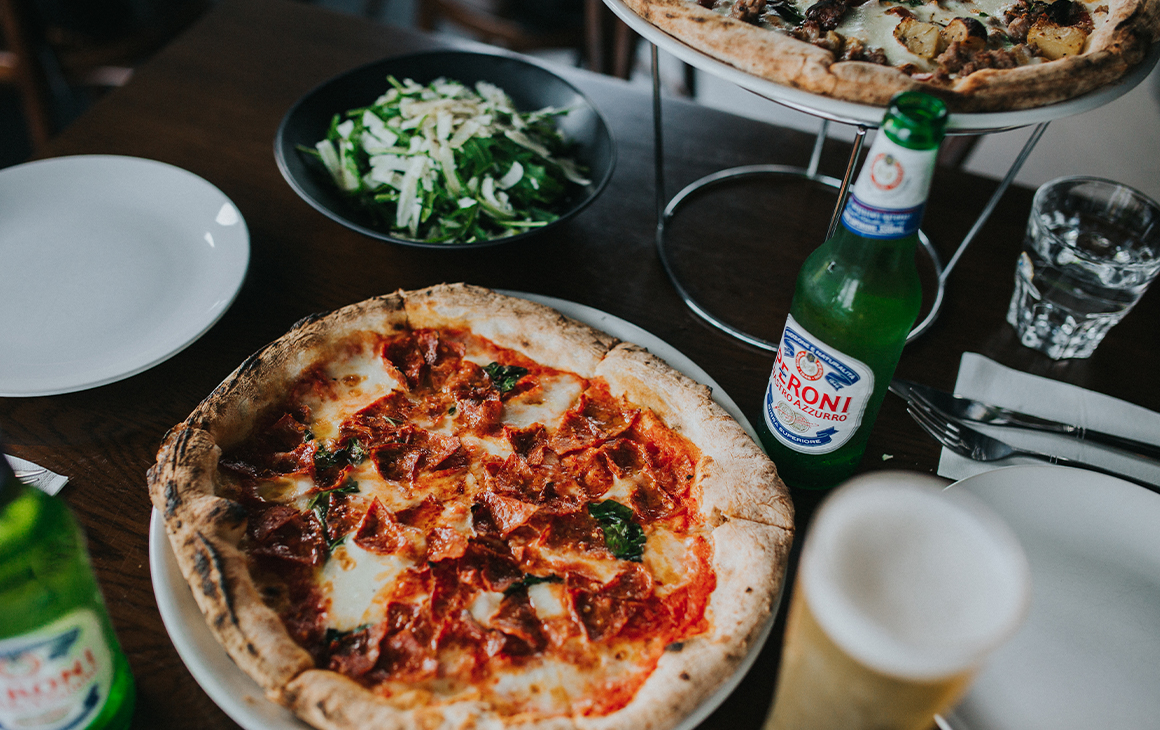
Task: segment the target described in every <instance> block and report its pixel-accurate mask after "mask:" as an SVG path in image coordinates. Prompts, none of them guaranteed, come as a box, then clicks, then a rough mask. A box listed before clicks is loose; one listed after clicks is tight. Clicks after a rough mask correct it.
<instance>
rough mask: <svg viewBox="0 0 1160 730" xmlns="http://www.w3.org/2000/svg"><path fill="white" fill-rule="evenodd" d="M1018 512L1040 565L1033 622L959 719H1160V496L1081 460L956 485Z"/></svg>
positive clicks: (1082, 729)
mask: <svg viewBox="0 0 1160 730" xmlns="http://www.w3.org/2000/svg"><path fill="white" fill-rule="evenodd" d="M951 488H952V489H965V490H967V491H969V492H971V493H973V494H975V495H976V496H978V497H980V498H981V499H982V500H983V501H985V502H986V503H987V504H988V505H990V506H991V507H992V508H993V509H994V510H995V511H996V512H998V514H999V516H1000V517H1002V518H1003V519H1004V520H1006V521H1007V524H1009V525H1010V526H1011V527H1012V529H1014V531H1015V534H1016V535H1017V536H1018V538H1019V540H1020V542H1021V543H1022V544H1023V548H1024V550H1026V552H1027V558H1028V561H1029V562H1030V564H1031V580H1032V589H1031V590H1032V593H1031V610H1030V612H1029V613H1028V615H1027V621H1026V623H1025V624H1024V625H1023V628H1021V629H1020V630H1019V632H1018V633H1017V634H1016V635H1015V636H1014V637H1013V638H1012V640H1011V641H1010V642H1009V643H1008V644H1006V645H1004V646H1003V647H1001V648H1000V649H999V650H998V651H997V652H996V653H995V655H994V656H993V657H991V659H990V660H989V661H988V662H987V664H986V666H985V667H984V669H983V671H982V672H981V673H980V675H979V677H978V678H977V679H976V681H975V683H974V684H973V685H972V687H971V689H970V691H969V692H968V694H967V696H966V698H965V699H964V701H963V702H962V704H961V705H960V706H959V707H958V708H957V709H956V710H955V712H954V714H953V715H951V717H950V718H949V719H950V720H951V723H952V725H953V726H954V727H955V728H969V730H1041V729H1042V730H1048V729H1050V730H1091V729H1092V728H1101V730H1137V729H1138V728H1145V727H1157V725H1158V724H1160V672H1158V671H1157V667H1158V666H1160V495H1157V494H1154V493H1152V492H1149V491H1148V490H1146V489H1143V488H1141V487H1138V486H1136V485H1134V484H1129V483H1128V482H1125V481H1121V480H1119V479H1115V478H1113V477H1107V476H1104V475H1102V474H1095V473H1092V472H1089V471H1083V470H1081V469H1069V468H1064V467H1052V466H1015V467H1009V468H1006V469H996V470H994V471H989V472H986V473H983V474H979V475H976V476H973V477H968V478H967V479H963V480H961V481H959V482H956V483H955V484H954V485H953V486H952V487H951Z"/></svg>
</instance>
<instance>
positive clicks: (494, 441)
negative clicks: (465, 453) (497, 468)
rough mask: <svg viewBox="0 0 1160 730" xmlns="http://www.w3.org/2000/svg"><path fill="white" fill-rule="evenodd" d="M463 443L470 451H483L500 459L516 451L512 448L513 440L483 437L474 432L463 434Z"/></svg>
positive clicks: (461, 438) (460, 438)
mask: <svg viewBox="0 0 1160 730" xmlns="http://www.w3.org/2000/svg"><path fill="white" fill-rule="evenodd" d="M459 440H460V441H462V442H463V445H464V446H466V447H467V448H468V450H470V451H475V452H482V453H484V454H487V455H489V456H494V457H497V458H499V459H506V458H508V457H509V456H511V455H512V454H514V453H515V451H513V450H512V445H511V442H510V441H508V440H507V439H503V438H493V437H486V436H485V437H481V436H475V435H472V434H463V435H462V436H460V437H459Z"/></svg>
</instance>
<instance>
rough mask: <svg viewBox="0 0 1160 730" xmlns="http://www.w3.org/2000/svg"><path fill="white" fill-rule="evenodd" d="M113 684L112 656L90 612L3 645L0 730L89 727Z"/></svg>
mask: <svg viewBox="0 0 1160 730" xmlns="http://www.w3.org/2000/svg"><path fill="white" fill-rule="evenodd" d="M112 682H113V657H112V652H111V651H110V650H109V646H108V644H107V643H106V642H105V635H104V633H103V632H102V631H101V623H100V621H99V620H98V619H97V615H96V614H95V613H94V612H93V611H92V610H91V609H87V608H80V609H77V610H75V611H73V612H71V613H69V614H66V615H65V616H63V617H61V618H59V619H57V620H56V621H53V622H52V623H51V624H49V625H47V626H44V627H42V628H40V629H37V630H36V631H33V632H30V633H27V634H22V635H20V636H16V637H11V638H7V639H0V728H21V729H22V730H74V729H79V728H85V727H88V726H89V723H91V722H92V721H93V719H95V718H96V717H97V715H98V714H100V712H101V708H103V707H104V706H105V702H106V701H107V700H108V699H109V689H110V687H111V686H112Z"/></svg>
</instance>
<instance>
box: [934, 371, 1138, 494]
mask: <svg viewBox="0 0 1160 730" xmlns="http://www.w3.org/2000/svg"><path fill="white" fill-rule="evenodd" d="M954 392H955V393H956V394H957V395H961V396H965V397H968V398H974V399H975V400H979V401H983V402H985V403H990V404H991V405H995V406H1000V407H1002V408H1009V409H1012V410H1015V411H1019V412H1021V413H1027V414H1030V415H1033V416H1038V417H1040V418H1047V419H1051V420H1053V421H1060V422H1064V423H1071V424H1074V425H1077V426H1082V427H1084V428H1088V429H1093V430H1096V431H1103V432H1105V433H1110V434H1114V435H1116V436H1123V437H1125V438H1130V439H1134V440H1136V441H1142V442H1145V443H1149V444H1153V445H1157V446H1160V413H1156V412H1154V411H1150V410H1148V409H1147V408H1142V407H1141V406H1137V405H1134V404H1132V403H1128V402H1127V401H1123V400H1120V399H1118V398H1112V397H1111V396H1107V395H1103V394H1101V393H1096V392H1094V391H1091V390H1087V389H1085V388H1080V387H1078V386H1075V385H1071V384H1069V383H1061V382H1059V381H1057V380H1051V379H1050V378H1043V377H1040V376H1037V375H1030V374H1028V373H1024V372H1020V371H1018V370H1013V369H1011V368H1008V367H1005V366H1003V365H1000V364H999V363H997V362H995V361H994V360H991V359H989V358H986V357H984V356H982V355H979V354H978V353H973V352H967V353H963V356H962V359H961V360H960V361H959V375H958V380H957V381H956V382H955V390H954ZM971 427H972V428H977V429H978V430H980V431H983V432H985V433H987V434H990V435H991V436H994V437H996V438H999V439H1002V440H1004V441H1006V442H1007V443H1009V444H1011V445H1012V446H1016V447H1019V448H1024V449H1032V450H1034V451H1040V452H1044V453H1048V454H1055V455H1058V456H1063V457H1066V458H1069V459H1077V460H1079V461H1086V462H1089V463H1092V464H1096V465H1099V466H1102V467H1105V468H1107V469H1112V470H1115V471H1118V472H1121V473H1124V474H1128V475H1131V476H1133V477H1136V478H1138V479H1143V480H1145V481H1148V482H1150V483H1153V484H1160V464H1157V463H1156V462H1155V461H1151V460H1147V459H1142V458H1137V457H1133V456H1130V455H1128V454H1125V453H1124V452H1121V451H1117V450H1115V449H1111V448H1105V447H1103V446H1100V445H1098V444H1094V443H1092V442H1091V441H1080V440H1077V439H1074V438H1070V437H1067V436H1061V435H1056V434H1050V433H1042V432H1037V431H1030V430H1025V429H1016V428H1006V427H1002V426H985V425H982V424H977V423H972V424H971ZM1036 463H1040V462H1037V461H1035V460H1033V459H1021V458H1011V459H1007V460H1004V461H1001V462H990V463H983V462H977V461H972V460H971V459H968V458H967V457H965V456H959V455H958V454H955V453H953V452H952V451H950V450H949V449H945V448H944V449H943V450H942V455H941V457H940V458H939V465H938V474H939V476H943V477H947V478H948V479H963V478H965V477H968V476H973V475H975V474H981V473H983V472H985V471H990V470H991V469H996V468H1001V467H1004V466H1014V465H1016V464H1036Z"/></svg>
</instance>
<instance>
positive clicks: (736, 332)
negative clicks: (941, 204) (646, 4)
mask: <svg viewBox="0 0 1160 730" xmlns="http://www.w3.org/2000/svg"><path fill="white" fill-rule="evenodd" d="M604 3H605V4H606V5H607V6H608V7H609V8H610V9H611V10H612V12H613V13H615V14H616V15H617V16H618V17H619V18H620V19H621V20H623V21H624V22H625V23H626V24H627V25H628V26H629V27H630V28H632V29H633V30H634V31H636V32H637V33H639V34H640V35H641V36H642V37H643V38H644V39H645V40H647V41H648V42H649V43H650V44H651V48H650V53H651V61H652V93H653V134H654V146H653V150H654V158H655V159H654V164H655V178H656V212H657V228H656V248H657V254H658V255H659V257H660V259H661V263H662V264H663V266H664V268H665V273H666V274H667V275H668V277H669V280H670V281H671V282H672V284H673V287H674V288H675V289H676V290H677V293H678V294H679V295H680V297H681V299H682V300H683V301H684V302H685V305H686V306H688V307H689V309H690V310H692V312H693V313H694V314H696V315H697V316H698V317H700V318H701V319H703V320H704V321H705V322H707V323H708V324H710V325H712V326H713V327H715V328H717V329H718V330H720V331H722V332H724V333H726V334H728V335H730V336H732V337H734V338H736V339H738V340H741V341H742V342H745V343H747V344H749V345H752V346H753V347H757V348H759V349H762V350H766V351H769V352H774V351H776V350H777V348H778V343H777V342H771V341H769V340H766V339H763V338H761V337H757V336H756V335H753V334H750V333H748V332H745V331H743V330H741V329H739V328H737V327H734V326H733V325H731V324H729V323H727V322H725V321H723V320H722V319H720V318H719V317H717V316H716V315H714V314H713V313H712V312H711V311H709V310H708V309H707V308H706V307H705V306H704V305H703V304H701V303H700V302H699V301H698V300H697V299H696V298H695V297H694V296H693V295H692V294H691V293H690V292H689V290H688V289H687V288H686V287H685V285H684V284H683V283H682V281H681V278H680V277H679V276H678V275H677V272H676V269H675V267H674V266H673V264H672V261H671V260H670V257H669V254H668V249H667V245H666V234H667V232H668V227H669V225H670V224H671V223H672V221H673V218H674V217H675V216H676V214H677V212H678V211H679V210H680V208H681V206H682V205H684V204H685V203H686V202H688V201H689V200H690V199H691V198H693V197H694V196H696V195H697V194H699V193H702V192H705V191H708V190H709V189H711V188H713V187H715V186H719V185H721V184H724V183H726V182H729V181H735V180H741V179H746V178H754V177H788V178H797V179H802V180H807V181H810V182H813V183H817V184H820V185H823V186H825V187H828V188H831V189H834V190H837V194H838V199H837V204H836V205H835V207H834V212H833V214H832V215H831V218H830V224H829V228H828V229H827V234H826V237H827V238H829V236H830V235H833V232H834V230H835V228H836V226H837V224H838V219H839V217H840V216H841V212H842V207H843V206H844V205H845V202H846V196H847V195H848V193H849V187H850V182H851V180H852V178H853V174H854V171H855V170H856V169H857V163H858V158H859V155H860V154H861V151H862V146H863V143H864V142H865V139H866V132H867V131H868V130H870V129H877V128H878V126H879V124H880V123H881V121H882V116H883V114H884V110H883V109H882V108H880V107H872V106H868V105H865V104H854V103H852V102H846V101H840V100H836V99H830V98H828V97H823V96H819V95H816V94H811V93H807V92H804V91H801V90H799V89H793V88H790V87H786V86H781V85H779V84H775V83H773V82H771V81H766V80H765V79H761V78H758V77H755V76H753V75H751V74H749V73H747V72H745V71H742V70H740V69H737V68H735V67H733V66H730V65H728V64H725V63H723V62H721V61H718V60H717V59H715V58H712V57H710V56H708V55H706V54H704V53H702V52H700V51H698V50H696V49H694V48H692V47H690V46H687V45H685V44H684V43H682V42H681V41H678V40H677V39H675V38H674V37H672V36H670V35H668V34H667V33H665V32H664V31H662V30H660V29H659V28H657V27H656V26H654V25H652V24H651V23H649V22H648V21H647V20H644V19H643V18H641V17H640V16H638V15H637V14H636V13H634V12H633V11H632V10H631V9H629V7H628V6H627V5H625V4H624V3H623V2H622V1H621V0H604ZM658 48H663V49H664V50H665V51H666V52H668V53H670V54H672V55H673V56H676V57H677V58H678V59H680V60H682V61H684V62H685V63H687V64H689V65H691V66H694V67H696V68H698V69H700V70H702V71H705V72H707V73H710V74H713V75H714V76H717V77H719V78H721V79H723V80H725V81H729V82H732V83H735V84H737V85H738V86H741V87H742V88H745V89H748V90H749V91H751V92H753V93H755V94H757V95H758V96H761V97H763V98H766V99H768V100H770V101H773V102H775V103H778V104H781V105H782V106H786V107H789V108H791V109H794V110H796V111H800V112H804V113H806V114H809V115H811V116H815V117H818V118H819V119H821V126H820V128H819V129H818V133H817V138H816V139H815V141H814V147H813V151H812V153H811V154H810V160H809V163H808V164H807V166H806V167H797V166H794V165H778V164H764V165H744V166H740V167H732V168H728V169H725V170H720V171H718V172H714V173H712V174H709V175H706V176H704V177H702V178H700V179H699V180H695V181H693V182H692V183H689V184H688V185H686V186H685V187H684V188H683V189H681V190H680V191H679V192H678V193H677V194H676V195H675V196H673V197H672V198H671V199H667V198H666V193H665V164H664V143H663V141H664V133H663V132H664V125H663V123H662V119H663V115H662V103H661V80H660V70H659V64H658V58H657V55H658ZM1158 59H1160V43H1156V44H1154V45H1153V47H1152V48H1151V50H1150V51H1149V53H1148V57H1147V58H1146V59H1145V60H1144V61H1143V62H1142V63H1140V64H1139V65H1138V66H1137V67H1136V68H1134V69H1133V70H1132V71H1131V72H1130V73H1129V74H1128V75H1126V76H1125V77H1124V78H1123V79H1122V80H1121V81H1120V82H1118V83H1116V84H1113V85H1110V86H1107V87H1104V88H1102V89H1099V90H1097V91H1094V92H1091V93H1088V94H1085V95H1083V96H1080V97H1077V98H1075V99H1070V100H1068V101H1064V102H1060V103H1058V104H1052V105H1049V106H1045V107H1039V108H1036V109H1026V110H1020V111H1014V112H997V113H985V114H952V115H951V116H950V118H949V119H948V122H947V135H948V136H955V135H981V134H991V133H995V132H1004V131H1008V130H1012V129H1018V128H1022V127H1028V126H1032V125H1034V127H1035V128H1034V130H1033V131H1032V133H1031V136H1030V137H1029V138H1028V139H1027V141H1026V142H1025V143H1024V145H1023V148H1022V150H1020V152H1019V154H1018V155H1017V156H1016V157H1015V159H1014V160H1012V162H1011V166H1010V167H1009V169H1008V170H1007V173H1006V175H1005V176H1004V177H1003V179H1002V180H1001V181H1000V183H999V186H998V187H997V188H996V189H995V192H994V193H993V194H992V195H991V198H990V199H989V200H988V201H987V204H986V205H985V206H984V207H983V209H982V211H980V213H979V216H978V218H976V220H975V222H974V224H973V225H972V226H971V228H970V229H969V230H968V231H967V233H966V235H965V236H964V237H963V240H962V241H961V242H960V243H959V245H958V247H957V248H956V249H955V252H954V253H953V254H952V255H951V257H950V259H949V260H948V261H947V262H946V264H943V263H942V261H941V259H940V257H939V255H938V252H937V251H936V250H935V248H934V246H933V245H932V244H931V242H930V239H928V238H927V236H926V234H925V233H923V232H922V231H919V234H918V235H919V243H920V245H921V246H922V249H923V251H925V252H926V254H927V255H928V256H929V257H930V259H931V263H932V265H933V267H934V272H935V276H936V277H937V289H936V291H935V296H934V301H933V303H932V305H931V309H930V311H929V312H928V313H927V315H926V317H925V318H923V320H922V321H921V322H919V323H918V324H917V325H915V327H914V329H913V330H911V332H910V335H909V337H908V338H907V341H908V342H909V341H911V340H913V339H914V338H916V337H918V336H920V335H922V334H923V333H924V332H926V331H927V330H928V329H929V328H930V326H931V325H933V324H934V322H935V320H936V319H937V318H938V313H939V310H940V309H941V308H942V303H943V296H944V294H945V291H946V284H947V279H948V278H949V277H950V274H951V271H953V270H954V268H955V265H956V264H957V263H958V262H959V259H960V258H961V257H962V255H963V253H964V252H965V251H966V250H967V247H968V246H970V245H971V243H972V242H973V241H974V240H975V237H976V236H977V235H978V233H979V231H980V230H981V229H982V228H983V226H984V225H985V224H986V222H987V220H988V219H989V218H990V217H991V213H992V212H994V210H995V206H996V205H998V203H999V200H1000V199H1001V198H1002V197H1003V194H1004V193H1005V192H1006V191H1007V188H1008V187H1010V185H1011V183H1012V181H1014V180H1015V176H1016V175H1017V174H1018V173H1019V170H1020V169H1021V168H1022V167H1023V163H1024V162H1026V160H1027V158H1028V156H1029V155H1030V154H1031V151H1032V150H1033V149H1034V148H1035V145H1036V143H1038V142H1039V139H1040V138H1041V137H1042V136H1043V133H1044V132H1045V131H1046V130H1047V125H1048V124H1049V123H1050V122H1051V121H1053V120H1055V119H1061V118H1063V117H1067V116H1072V115H1075V114H1080V113H1083V112H1086V111H1089V110H1091V109H1095V108H1097V107H1099V106H1102V105H1104V104H1107V103H1108V102H1111V101H1113V100H1115V99H1117V98H1119V97H1120V96H1123V95H1124V94H1126V93H1127V92H1128V91H1130V90H1131V89H1132V88H1134V87H1135V86H1136V85H1137V84H1139V83H1140V82H1141V81H1143V80H1144V78H1146V77H1147V76H1148V74H1149V73H1150V72H1151V70H1152V68H1153V67H1154V66H1155V65H1156V62H1157V60H1158ZM831 122H836V123H839V124H846V125H851V126H853V127H854V128H855V133H854V143H853V146H852V148H851V150H850V158H849V160H848V161H847V164H846V171H845V174H844V175H843V176H842V178H841V179H840V180H839V179H838V178H835V177H832V176H829V175H822V174H820V173H819V172H818V166H819V164H820V163H821V157H822V146H823V144H824V143H825V140H826V136H827V133H828V132H829V125H830V123H831Z"/></svg>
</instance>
